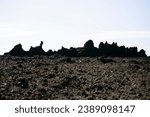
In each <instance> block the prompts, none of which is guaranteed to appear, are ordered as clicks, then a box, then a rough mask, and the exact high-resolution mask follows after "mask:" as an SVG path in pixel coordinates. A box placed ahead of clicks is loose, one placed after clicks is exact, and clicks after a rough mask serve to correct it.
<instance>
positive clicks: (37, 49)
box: [28, 41, 46, 56]
mask: <svg viewBox="0 0 150 117" xmlns="http://www.w3.org/2000/svg"><path fill="white" fill-rule="evenodd" d="M42 45H43V41H41V43H40V46H36V47H32V46H31V48H30V50H29V51H28V55H29V56H33V55H45V54H46V53H45V51H44V50H43V48H42Z"/></svg>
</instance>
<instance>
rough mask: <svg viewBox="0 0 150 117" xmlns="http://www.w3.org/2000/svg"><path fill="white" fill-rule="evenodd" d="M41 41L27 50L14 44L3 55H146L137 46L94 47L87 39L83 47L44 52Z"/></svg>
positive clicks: (110, 45) (112, 45)
mask: <svg viewBox="0 0 150 117" xmlns="http://www.w3.org/2000/svg"><path fill="white" fill-rule="evenodd" d="M42 46H43V42H42V41H41V43H40V45H39V46H36V47H32V46H31V48H30V50H29V51H24V50H23V49H22V45H21V44H18V45H16V46H15V47H14V48H13V49H12V50H11V51H10V52H8V53H5V55H12V56H34V55H48V56H50V55H53V54H59V55H62V56H68V57H95V56H111V57H147V55H146V53H145V51H144V50H143V49H142V50H140V51H139V52H138V49H137V47H130V48H128V47H127V48H126V47H125V46H118V45H117V43H112V44H109V43H107V42H105V43H103V42H101V43H100V44H99V47H98V48H96V47H94V43H93V41H92V40H88V41H87V42H86V43H85V44H84V46H83V47H79V48H73V47H71V48H70V49H67V48H64V47H62V48H61V49H59V50H58V51H54V52H53V51H52V50H49V51H48V52H45V51H44V50H43V48H42Z"/></svg>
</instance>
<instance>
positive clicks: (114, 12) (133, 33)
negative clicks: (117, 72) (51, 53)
mask: <svg viewBox="0 0 150 117" xmlns="http://www.w3.org/2000/svg"><path fill="white" fill-rule="evenodd" d="M89 39H92V40H93V41H94V44H95V47H98V45H99V43H100V42H105V41H107V42H108V43H112V42H117V43H118V45H119V46H122V45H125V46H126V47H134V46H137V47H138V48H139V49H142V48H143V49H145V50H146V53H147V55H150V46H149V45H150V0H0V54H1V55H2V54H4V52H8V51H10V50H11V49H12V48H13V47H14V46H15V45H16V44H19V43H21V44H22V46H23V49H24V50H29V48H30V46H33V47H34V46H37V45H39V44H40V41H43V42H44V45H43V49H44V50H45V51H48V50H49V49H52V50H58V49H60V48H61V47H62V46H64V47H66V48H70V47H82V46H83V45H84V43H85V42H86V41H87V40H89Z"/></svg>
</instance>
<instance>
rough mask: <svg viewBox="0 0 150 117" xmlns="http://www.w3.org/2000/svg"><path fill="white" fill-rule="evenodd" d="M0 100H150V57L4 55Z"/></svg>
mask: <svg viewBox="0 0 150 117" xmlns="http://www.w3.org/2000/svg"><path fill="white" fill-rule="evenodd" d="M0 99H4V100H10V99H12V100H15V99H17V100H18V99H19V100H20V99H23V100H25V99H29V100H30V99H33V100H37V99H39V100H42V99H44V100H48V99H77V100H78V99H89V100H93V99H96V100H97V99H125V100H126V99H127V100H129V99H136V100H137V99H138V100H139V99H143V100H146V99H150V58H104V57H101V58H98V57H93V58H92V57H73V58H68V57H62V56H59V55H53V56H49V57H48V56H33V57H13V56H1V57H0Z"/></svg>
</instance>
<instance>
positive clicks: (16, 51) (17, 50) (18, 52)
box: [4, 44, 27, 56]
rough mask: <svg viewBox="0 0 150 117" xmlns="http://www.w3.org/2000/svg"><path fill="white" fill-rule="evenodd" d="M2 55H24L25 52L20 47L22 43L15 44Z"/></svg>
mask: <svg viewBox="0 0 150 117" xmlns="http://www.w3.org/2000/svg"><path fill="white" fill-rule="evenodd" d="M4 55H11V56H26V55H27V52H26V51H24V50H23V49H22V45H21V44H18V45H16V46H15V47H14V48H13V49H12V50H11V51H10V52H8V53H5V54H4Z"/></svg>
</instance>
